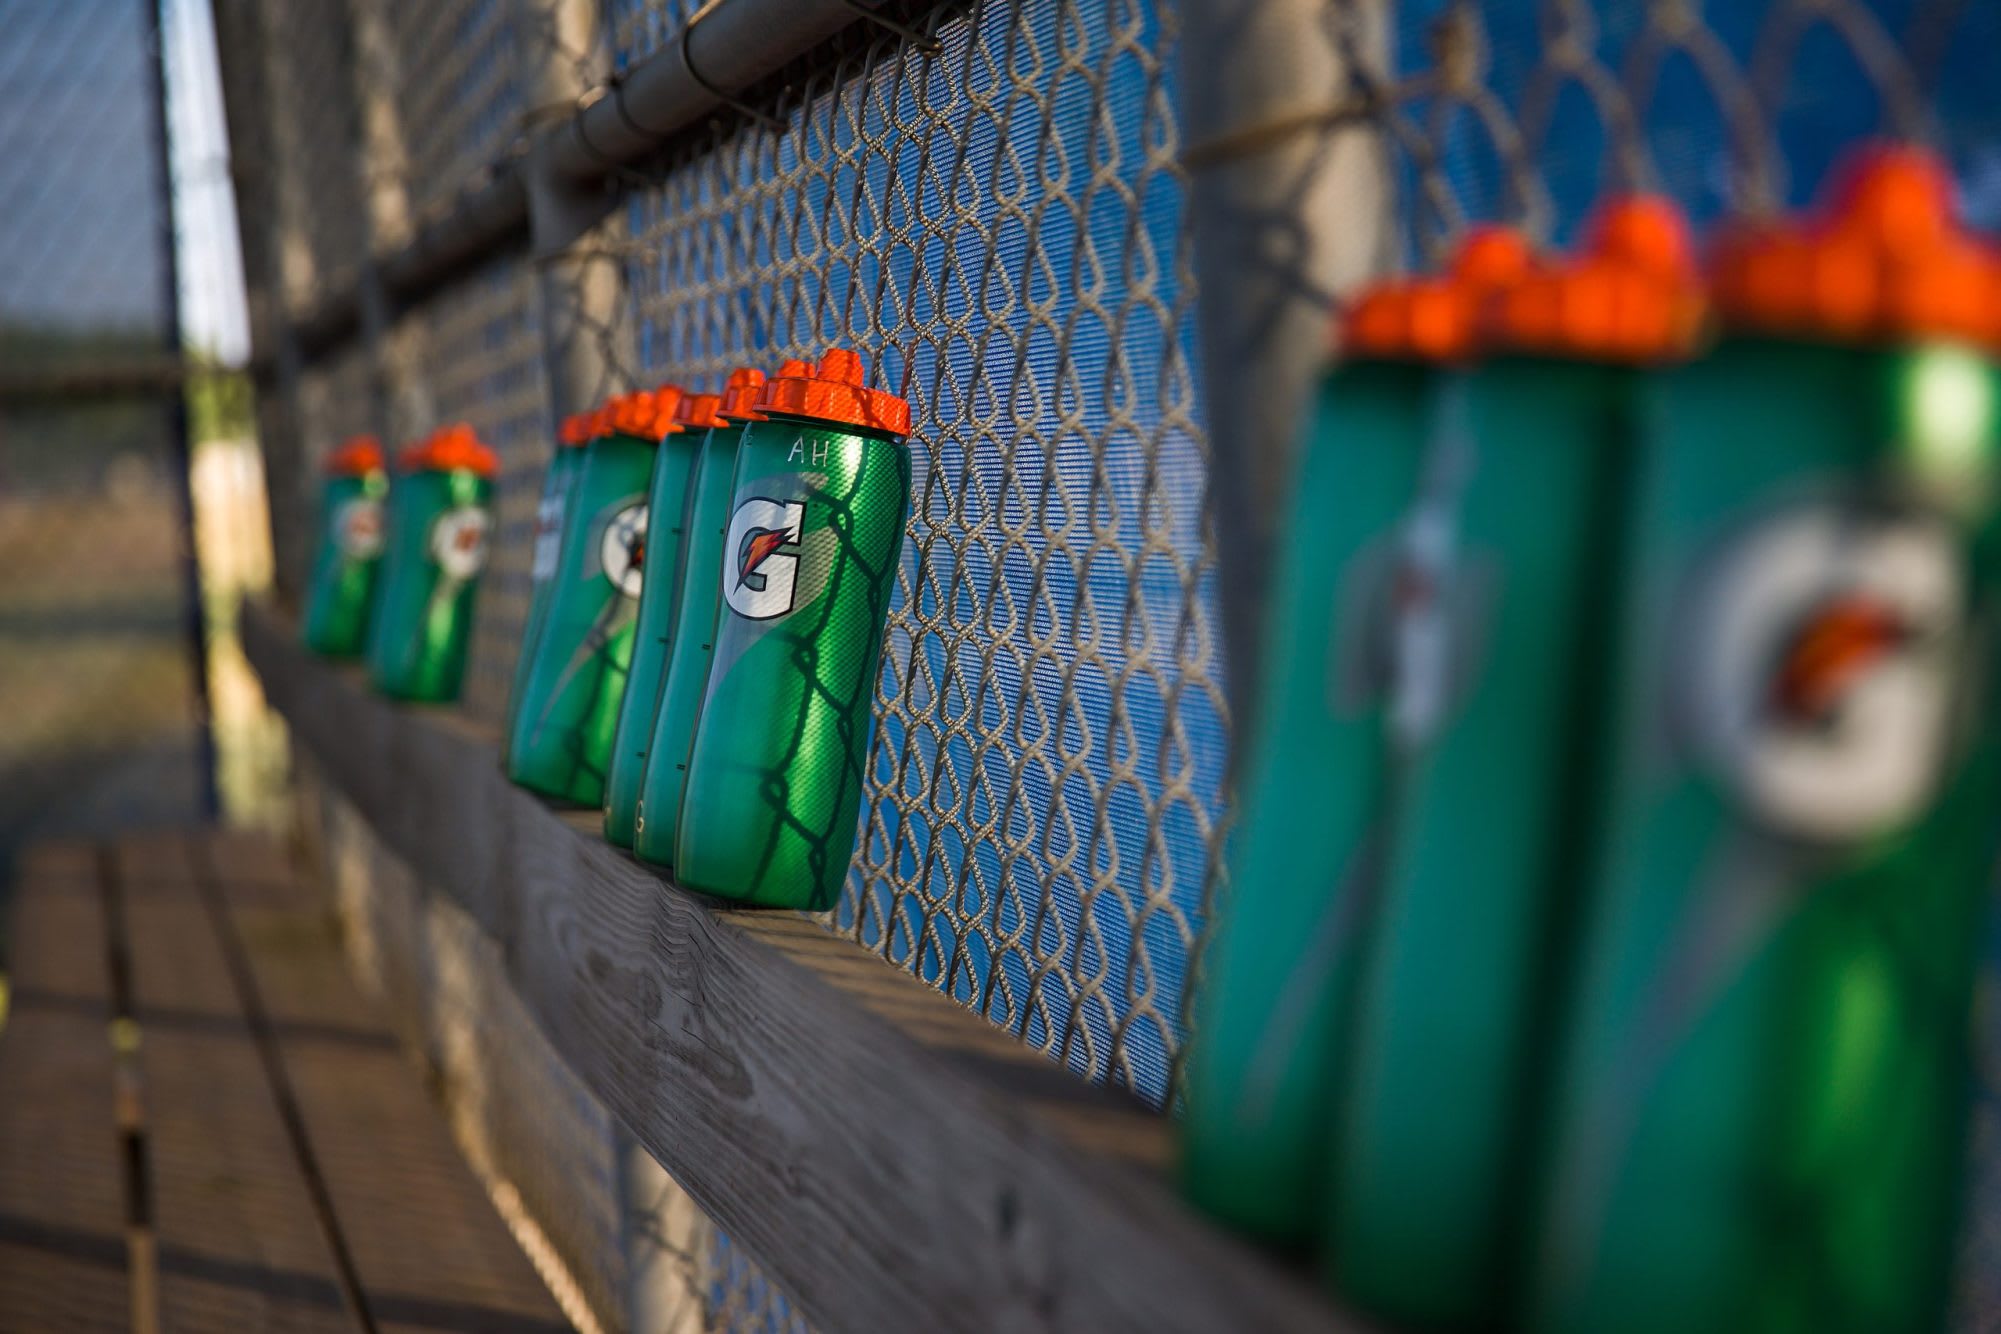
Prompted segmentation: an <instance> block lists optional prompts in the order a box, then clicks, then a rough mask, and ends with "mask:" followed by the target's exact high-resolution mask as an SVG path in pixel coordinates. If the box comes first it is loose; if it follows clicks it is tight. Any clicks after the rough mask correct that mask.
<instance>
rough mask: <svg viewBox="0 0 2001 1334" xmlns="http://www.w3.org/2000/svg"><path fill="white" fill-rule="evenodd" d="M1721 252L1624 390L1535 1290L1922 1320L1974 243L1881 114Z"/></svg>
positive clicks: (1937, 1222) (1981, 647)
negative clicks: (1664, 341) (1705, 338)
mask: <svg viewBox="0 0 2001 1334" xmlns="http://www.w3.org/2000/svg"><path fill="white" fill-rule="evenodd" d="M1712 275H1713V281H1714V302H1715V306H1716V309H1717V312H1718V315H1719V318H1720V320H1721V323H1722V328H1723V337H1722V341H1721V342H1720V343H1718V345H1717V346H1716V347H1715V348H1714V349H1713V350H1712V351H1710V352H1709V353H1708V354H1707V355H1705V356H1703V357H1702V358H1700V359H1699V360H1697V361H1695V362H1693V363H1691V364H1689V365H1687V366H1685V367H1682V368H1678V369H1673V370H1669V371H1666V372H1664V373H1662V374H1661V375H1660V376H1659V377H1658V378H1657V380H1656V381H1655V383H1654V384H1653V385H1652V386H1651V388H1652V394H1651V401H1650V402H1649V404H1648V408H1647V412H1646V415H1645V418H1644V421H1645V428H1646V431H1647V439H1646V441H1645V463H1644V467H1643V470H1642V472H1641V475H1640V478H1639V485H1638V488H1637V491H1636V495H1637V503H1636V508H1635V510H1634V512H1633V519H1632V532H1631V539H1630V540H1631V544H1632V546H1631V550H1632V563H1631V574H1630V576H1629V578H1628V580H1627V587H1628V590H1629V591H1628V595H1627V596H1628V600H1629V603H1630V606H1629V612H1628V614H1627V615H1626V616H1625V617H1624V618H1623V620H1624V623H1623V639H1622V642H1621V645H1620V647H1619V661H1620V672H1621V678H1620V681H1619V689H1618V693H1617V695H1616V697H1615V699H1614V701H1613V702H1614V704H1615V705H1616V708H1615V710H1614V712H1613V714H1612V715H1611V716H1612V718H1613V722H1612V724H1611V726H1610V727H1609V728H1608V735H1609V739H1610V742H1611V744H1612V747H1613V751H1612V756H1611V761H1610V775H1609V782H1608V784H1607V788H1606V794H1607V798H1608V800H1607V820H1606V825H1605V829H1606V834H1605V842H1604V849H1603V853H1602V855H1601V857H1600V858H1599V859H1598V869H1597V874H1596V876H1595V879H1594V882H1593V885H1592V892H1593V895H1594V901H1593V902H1592V903H1591V904H1590V905H1589V910H1588V913H1587V914H1586V918H1585V920H1586V922H1587V924H1588V925H1587V929H1586V932H1585V935H1584V938H1583V944H1582V956H1581V958H1582V973H1581V980H1580V986H1579V989H1578V992H1577V997H1576V1001H1575V1004H1574V1012H1573V1015H1572V1021H1573V1025H1572V1031H1571V1033H1570V1034H1569V1038H1570V1041H1569V1044H1568V1046H1567V1048H1566V1052H1565V1061H1564V1066H1563V1069H1562V1071H1561V1074H1560V1076H1559V1080H1558V1082H1557V1084H1556V1085H1555V1111H1554V1124H1553V1133H1552V1136H1551V1144H1552V1146H1553V1147H1552V1150H1551V1156H1550V1162H1549V1170H1548V1173H1547V1177H1548V1197H1547V1200H1546V1207H1545V1211H1544V1214H1543V1222H1542V1227H1541V1238H1540V1247H1539V1251H1540V1253H1539V1256H1538V1259H1537V1263H1536V1265H1535V1267H1534V1269H1533V1271H1532V1289H1531V1292H1530V1294H1529V1296H1530V1304H1529V1309H1528V1313H1527V1317H1526V1319H1527V1322H1528V1323H1529V1324H1530V1325H1531V1327H1533V1328H1535V1329H1537V1330H1549V1331H1557V1332H1559V1334H1569V1332H1571V1331H1576V1332H1577V1334H1582V1332H1583V1331H1599V1330H1613V1329H1616V1330H1620V1331H1626V1332H1628V1334H1653V1332H1654V1331H1662V1332H1665V1331H1670V1330H1672V1331H1684V1330H1705V1331H1759V1332H1760V1334H1764V1332H1766V1331H1769V1332H1771V1334H1792V1332H1794V1331H1798V1332H1800V1334H1805V1332H1806V1331H1813V1334H1841V1332H1842V1331H1857V1332H1858V1334H1859V1332H1860V1331H1871V1332H1872V1334H1884V1332H1889V1331H1919V1330H1933V1329H1937V1328H1938V1327H1939V1323H1940V1321H1941V1319H1942V1318H1943V1298H1944V1295H1945V1289H1946V1279H1947V1274H1948V1270H1949V1265H1950V1261H1951V1257H1952V1251H1953V1235H1954V1225H1955V1215H1956V1212H1957V1207H1958V1199H1959V1195H1960V1182H1961V1179H1962V1176H1963V1172H1964V1159H1963V1146H1964V1126H1965V1118H1966V1113H1967V1095H1968V1090H1969V1083H1970V1071H1969V1056H1970V1029H1969V1023H1970V1011H1971V1007H1972V994H1973V983H1974V977H1975V971H1976V961H1977V938H1978V935H1979V927H1980V924H1981V922H1982V919H1983V916H1984V913H1985V909H1986V901H1987V897H1988V886H1989V885H1990V884H1991V882H1992V876H1993V871H1994V865H1995V854H1996V835H1997V833H2001V821H1997V820H1996V818H1995V812H1996V807H1997V802H2001V786H1998V785H1997V777H2001V775H1997V769H1996V747H1995V736H1994V732H1995V723H1996V719H1995V717H1994V705H1995V689H1996V685H1997V680H1996V648H1997V640H1996V634H1997V631H2001V624H1997V611H2001V607H1997V602H1996V586H1995V576H1996V573H1997V568H1998V567H1997V565H1996V554H1997V552H1996V546H1995V541H1996V537H1997V531H1996V523H1995V517H1996V499H1997V495H1996V486H1997V483H2001V471H1998V470H1997V466H1996V449H1997V444H2001V441H1997V433H1996V413H1995V396H1996V381H1995V371H1994V366H1993V363H1992V362H1991V360H1989V356H1988V354H1989V353H1991V351H1992V349H1993V348H1994V347H1995V346H1997V345H2001V320H1997V311H1998V310H2001V308H1997V304H1996V301H1995V294H1996V293H2001V263H1997V260H1996V259H1995V257H1994V256H1993V255H1992V254H1991V253H1989V252H1985V251H1983V250H1982V249H1981V248H1980V247H1979V246H1977V245H1976V244H1975V243H1974V242H1973V241H1971V240H1970V239H1968V238H1967V237H1966V236H1965V235H1964V234H1963V233H1961V232H1959V231H1958V230H1957V228H1956V226H1955V225H1954V223H1953V221H1952V208H1951V185H1950V181H1949V179H1948V178H1947V177H1946V176H1945V175H1944V173H1943V172H1942V171H1940V170H1939V169H1938V168H1937V167H1936V166H1934V165H1932V164H1931V163H1930V162H1929V160H1928V159H1926V158H1925V157H1923V156H1922V155H1920V154H1916V153H1914V152H1911V151H1909V150H1902V149H1894V150H1893V149H1875V150H1872V151H1870V152H1868V153H1866V154H1864V155H1862V156H1861V157H1860V159H1859V161H1857V162H1856V163H1854V164H1851V169H1850V170H1848V171H1847V172H1846V173H1845V175H1844V176H1843V177H1842V178H1841V181H1840V185H1839V188H1838V190H1837V192H1836V193H1835V195H1834V197H1833V201H1832V205H1831V207H1829V208H1827V209H1825V210H1824V211H1823V212H1822V213H1820V214H1817V215H1815V216H1814V217H1813V218H1811V219H1809V220H1807V221H1806V222H1804V223H1794V224H1785V223H1772V222H1766V223H1763V224H1757V225H1753V224H1746V225H1744V226H1742V227H1740V228H1736V229H1733V230H1732V231H1731V232H1729V233H1727V234H1726V237H1725V240H1724V242H1723V244H1722V245H1721V246H1719V248H1718V251H1717V254H1716V257H1715V262H1714V265H1713V267H1712ZM1983 343H1984V344H1985V350H1984V351H1983V349H1982V344H1983Z"/></svg>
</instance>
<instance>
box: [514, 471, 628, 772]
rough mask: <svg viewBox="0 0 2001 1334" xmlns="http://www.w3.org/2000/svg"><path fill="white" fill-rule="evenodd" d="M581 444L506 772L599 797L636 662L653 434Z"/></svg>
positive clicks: (522, 693)
mask: <svg viewBox="0 0 2001 1334" xmlns="http://www.w3.org/2000/svg"><path fill="white" fill-rule="evenodd" d="M583 454H584V460H583V464H582V466H581V467H580V469H579V470H578V473H577V478H576V482H575V485H574V487H573V489H572V492H571V498H570V503H569V505H568V507H567V508H568V513H567V515H566V517H565V520H564V524H563V540H562V546H561V549H560V551H559V552H558V554H557V558H556V572H555V574H554V575H553V576H551V582H550V588H549V599H548V607H547V610H546V612H545V614H544V617H543V624H542V634H541V637H540V639H539V640H538V641H537V643H536V645H535V652H534V659H533V661H532V662H530V664H529V667H528V676H527V683H526V685H525V686H524V687H523V689H522V692H521V700H520V705H519V707H518V708H517V709H516V711H515V719H514V731H513V734H512V735H511V736H510V737H509V738H508V748H507V776H508V777H509V778H510V779H512V780H513V781H514V782H516V783H519V784H520V785H521V786H523V787H525V788H528V789H530V790H531V791H534V792H538V793H540V794H542V795H543V796H545V797H549V798H551V799H553V800H556V801H561V802H566V803H572V804H575V805H579V806H598V805H602V804H603V802H604V783H605V772H606V769H607V768H608V767H609V765H610V763H611V743H612V734H613V733H614V732H615V731H616V730H617V727H618V707H619V704H620V702H621V701H622V700H623V699H624V695H625V681H626V675H627V672H628V670H629V668H630V667H631V664H632V640H633V623H634V620H635V617H636V612H637V608H638V600H639V589H640V574H639V571H640V566H639V562H640V559H641V557H642V544H643V543H644V541H645V539H646V524H647V514H646V487H647V482H648V480H649V478H650V477H651V476H652V471H653V456H654V444H653V442H652V441H650V440H641V439H638V438H636V437H633V436H629V435H616V434H615V435H608V436H603V437H600V438H599V439H596V440H593V441H592V442H591V443H590V444H589V445H587V446H585V447H584V451H583Z"/></svg>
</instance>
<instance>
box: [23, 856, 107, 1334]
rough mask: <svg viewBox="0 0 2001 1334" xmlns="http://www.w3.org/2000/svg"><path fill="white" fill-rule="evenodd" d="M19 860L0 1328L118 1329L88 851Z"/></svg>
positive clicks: (100, 993)
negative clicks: (21, 873)
mask: <svg viewBox="0 0 2001 1334" xmlns="http://www.w3.org/2000/svg"><path fill="white" fill-rule="evenodd" d="M73 851H74V850H72V849H65V850H62V851H60V852H54V853H47V854H44V855H43V856H41V857H39V858H38V857H37V856H36V855H34V854H31V855H30V856H29V857H27V858H24V859H23V862H22V871H23V878H22V880H21V881H20V883H19V885H18V886H17V888H16V890H15V892H14V894H13V896H12V899H13V902H12V907H11V910H10V913H9V919H10V920H9V930H8V941H9V961H8V965H9V972H10V975H11V978H12V982H13V994H12V997H11V1004H10V1008H9V1012H8V1017H7V1024H6V1027H5V1029H4V1030H0V1326H4V1327H5V1328H8V1329H23V1330H30V1329H35V1330H41V1329H46V1330H65V1331H69V1330H75V1331H94V1330H124V1329H127V1328H129V1321H130V1315H131V1298H130V1290H129V1287H128V1284H127V1281H126V1269H127V1247H126V1233H125V1194H124V1182H123V1178H122V1175H121V1161H120V1158H119V1142H118V1134H117V1127H116V1123H115V1120H114V1114H113V1109H114V1105H115V1102H114V1099H115V1093H114V1084H113V1075H112V1052H111V1042H110V1039H109V1035H108V1031H107V1030H108V1027H109V1024H110V1021H111V1003H110V990H109V979H108V970H107V967H106V954H105V929H104V918H103V912H102V900H101V897H100V894H99V889H98V884H97V879H96V872H95V859H94V856H93V855H91V854H90V853H88V851H87V850H86V851H83V852H81V853H80V854H78V855H72V852H73Z"/></svg>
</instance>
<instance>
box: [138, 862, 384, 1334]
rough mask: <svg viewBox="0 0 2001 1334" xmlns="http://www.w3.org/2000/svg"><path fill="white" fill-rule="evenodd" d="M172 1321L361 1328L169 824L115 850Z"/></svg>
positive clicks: (163, 1298) (164, 1295)
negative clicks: (164, 833) (159, 834)
mask: <svg viewBox="0 0 2001 1334" xmlns="http://www.w3.org/2000/svg"><path fill="white" fill-rule="evenodd" d="M115 859H116V862H117V864H118V868H119V874H120V880H121V888H122V889H123V891H124V910H125V922H126V935H127V938H128V939H129V941H130V944H131V952H132V1017H133V1018H134V1019H135V1020H136V1021H137V1022H138V1025H139V1031H140V1033H141V1034H142V1037H141V1039H140V1046H139V1062H140V1069H141V1071H142V1073H143V1081H142V1088H143V1096H144V1101H145V1131H146V1141H147V1146H148V1153H147V1163H148V1166H149V1169H150V1175H151V1184H152V1189H151V1199H152V1214H153V1216H152V1226H153V1230H154V1233H155V1235H156V1236H157V1238H158V1246H159V1265H160V1283H159V1292H160V1314H161V1320H162V1324H163V1326H164V1328H166V1329H168V1330H198V1329H231V1330H271V1331H276V1330H287V1331H301V1332H302V1334H303V1332H305V1331H313V1332H316V1334H317V1332H321V1331H324V1332H325V1334H332V1332H333V1331H338V1330H357V1329H360V1328H362V1326H361V1325H360V1323H359V1322H358V1320H357V1319H355V1318H352V1317H351V1314H350V1308H349V1301H348V1298H347V1295H346V1294H345V1292H344V1291H343V1289H342V1286H341V1277H340V1273H339V1270H338V1268H337V1266H336V1264H335V1261H334V1257H333V1252H332V1250H331V1249H330V1245H329V1241H328V1238H327V1236H326V1235H325V1233H324V1232H323V1231H322V1229H321V1225H320V1222H319V1219H318V1216H317V1214H316V1212H315V1209H314V1205H313V1201H312V1197H311V1195H310V1194H309V1193H308V1189H307V1185H306V1180H305V1178H304V1176H303V1175H302V1173H301V1169H300V1164H299V1161H298V1158H297V1157H296V1156H295V1154H294V1152H293V1146H292V1143H291V1141H290V1139H289V1138H288V1136H287V1134H286V1130H285V1124H284V1121H283V1119H282V1117H281V1114H280V1111H279V1107H278V1103H277V1101H276V1100H275V1098H274V1097H273V1094H272V1090H271V1087H270V1085H269V1084H268V1083H267V1082H266V1079H265V1071H264V1065H263V1062H262V1061H261V1060H260V1058H259V1055H258V1050H257V1045H256V1039H255V1038H254V1037H253V1035H252V1033H251V1030H250V1025H249V1023H248V1021H247V1020H246V1018H245V1016H244V1011H243V1005H242V1000H241V998H240V997H239V996H238V994H237V991H236V987H235V986H234V985H233V983H232V981H231V977H230V969H229V964H228V960H227V958H226V956H225V953H224V947H223V943H222V941H221V940H220V939H218V937H217V935H216V931H215V923H214V920H213V918H212V915H211V914H210V912H209V909H208V905H207V904H206V902H205V901H204V899H203V896H202V889H201V885H200V884H199V882H198V881H197V880H196V874H195V869H194V866H193V864H192V861H191V859H190V858H189V857H188V856H187V849H186V846H185V843H184V840H183V839H182V838H180V837H178V836H168V837H165V838H159V839H147V840H143V841H142V840H137V839H135V840H132V841H129V842H124V843H121V844H120V845H119V846H118V848H117V850H116V858H115Z"/></svg>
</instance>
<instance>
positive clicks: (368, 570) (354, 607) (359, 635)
mask: <svg viewBox="0 0 2001 1334" xmlns="http://www.w3.org/2000/svg"><path fill="white" fill-rule="evenodd" d="M326 473H327V480H326V484H325V485H324V487H323V488H322V489H321V491H320V542H319V551H318V552H317V554H315V556H314V557H313V572H312V575H311V577H310V578H309V579H308V580H307V583H306V606H305V614H304V616H303V617H302V618H301V619H302V622H303V624H302V626H301V629H302V632H303V634H304V638H305V641H306V647H307V648H309V649H311V650H313V652H315V653H319V654H322V655H324V656H326V657H329V658H358V657H360V656H361V654H362V650H363V649H365V648H366V647H367V646H368V615H369V612H370V610H371V609H372V608H373V607H374V605H375V575H376V567H377V566H378V565H379V564H380V562H381V559H382V542H383V532H384V528H383V524H384V517H383V512H382V502H383V499H384V498H385V497H386V496H387V495H388V494H389V474H388V473H387V472H385V471H384V470H383V466H382V446H381V445H380V444H378V443H377V442H376V440H375V437H374V436H372V435H363V436H356V437H355V438H354V439H352V440H350V441H348V442H347V443H346V444H345V445H342V446H341V447H340V448H339V449H337V450H335V451H334V452H333V454H332V456H331V457H329V458H328V459H327V466H326Z"/></svg>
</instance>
